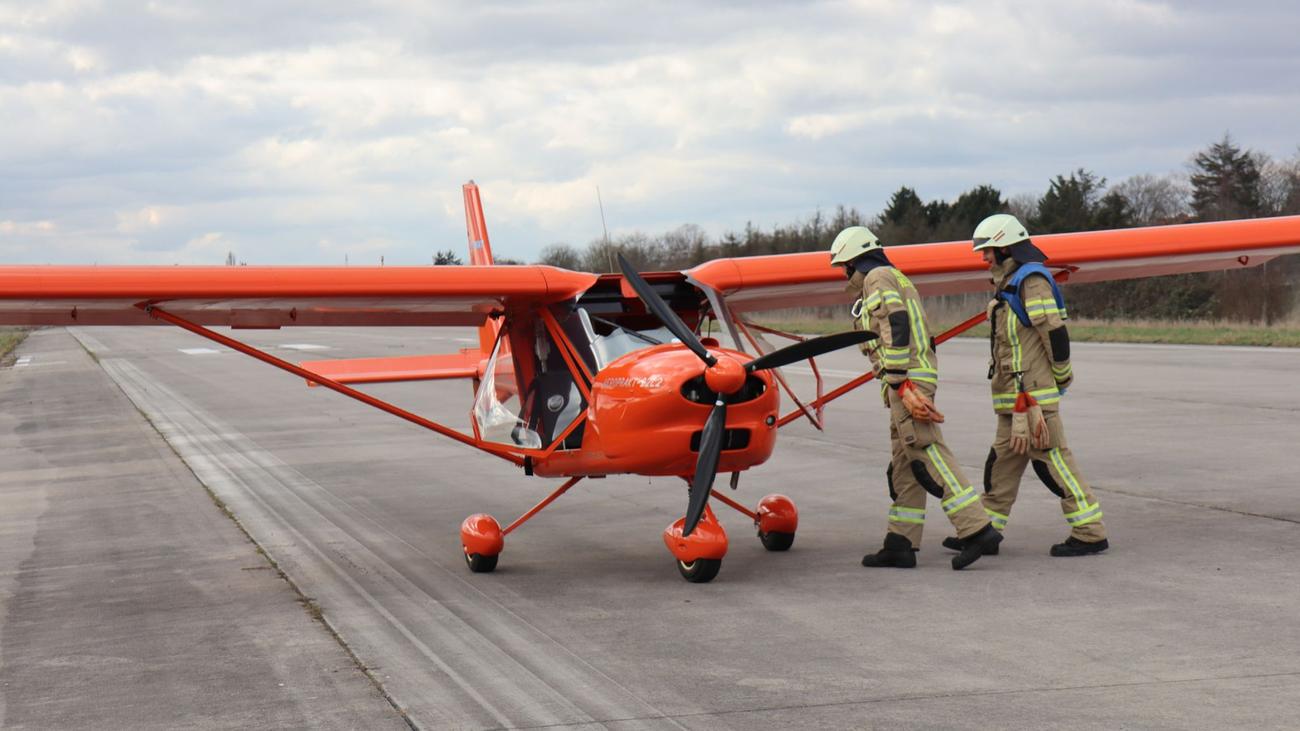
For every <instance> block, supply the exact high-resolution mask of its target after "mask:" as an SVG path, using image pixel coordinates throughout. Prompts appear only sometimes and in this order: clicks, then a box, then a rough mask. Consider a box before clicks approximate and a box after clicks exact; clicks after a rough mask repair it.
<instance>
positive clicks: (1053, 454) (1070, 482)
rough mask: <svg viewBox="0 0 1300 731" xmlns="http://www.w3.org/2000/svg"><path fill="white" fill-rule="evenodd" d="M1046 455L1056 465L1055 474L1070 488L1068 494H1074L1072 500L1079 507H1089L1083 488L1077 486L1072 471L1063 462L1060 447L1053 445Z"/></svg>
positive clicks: (1077, 483) (1063, 458) (1077, 482)
mask: <svg viewBox="0 0 1300 731" xmlns="http://www.w3.org/2000/svg"><path fill="white" fill-rule="evenodd" d="M1047 456H1048V458H1050V459H1051V460H1052V464H1053V465H1055V466H1056V472H1057V474H1059V475H1060V476H1061V479H1063V480H1064V481H1065V486H1066V487H1067V488H1068V489H1069V490H1070V494H1071V495H1073V496H1074V502H1075V504H1076V505H1078V506H1079V509H1080V510H1082V509H1084V508H1087V507H1090V506H1089V505H1088V498H1087V497H1086V496H1085V495H1084V494H1083V489H1082V488H1080V487H1079V481H1078V480H1076V479H1074V473H1073V472H1071V471H1070V468H1069V467H1068V466H1066V464H1065V456H1064V455H1062V454H1061V448H1060V447H1053V448H1052V450H1051V451H1050V452H1048V453H1047Z"/></svg>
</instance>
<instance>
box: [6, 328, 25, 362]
mask: <svg viewBox="0 0 1300 731" xmlns="http://www.w3.org/2000/svg"><path fill="white" fill-rule="evenodd" d="M26 337H27V330H26V329H25V328H11V327H0V360H4V359H5V357H7V356H8V355H9V353H10V352H11V351H12V350H13V349H14V348H16V347H18V344H19V343H21V342H22V341H23V338H26Z"/></svg>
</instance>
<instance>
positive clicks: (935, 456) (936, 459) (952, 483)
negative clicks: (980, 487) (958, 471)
mask: <svg viewBox="0 0 1300 731" xmlns="http://www.w3.org/2000/svg"><path fill="white" fill-rule="evenodd" d="M925 454H926V456H927V457H929V458H930V463H931V464H933V465H934V468H935V469H937V470H939V476H940V477H942V478H943V481H944V482H945V483H947V485H948V490H949V492H951V493H953V494H954V495H956V494H958V493H960V492H962V489H963V486H962V484H961V483H960V482H958V481H957V476H956V475H954V474H953V473H952V470H950V469H948V463H947V462H945V461H943V455H942V454H940V453H939V446H938V445H937V444H931V445H930V446H928V447H926V448H925ZM965 489H967V490H970V489H971V488H969V487H967V488H965Z"/></svg>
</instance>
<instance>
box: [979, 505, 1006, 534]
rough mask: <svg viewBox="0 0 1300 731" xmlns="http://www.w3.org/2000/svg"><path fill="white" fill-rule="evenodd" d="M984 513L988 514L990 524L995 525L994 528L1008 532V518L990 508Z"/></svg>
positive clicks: (985, 509)
mask: <svg viewBox="0 0 1300 731" xmlns="http://www.w3.org/2000/svg"><path fill="white" fill-rule="evenodd" d="M984 512H985V513H987V514H988V516H989V522H990V523H992V524H993V527H994V528H997V529H998V530H1006V528H1007V516H1005V515H1003V514H1002V513H999V512H997V511H996V510H989V509H988V508H984Z"/></svg>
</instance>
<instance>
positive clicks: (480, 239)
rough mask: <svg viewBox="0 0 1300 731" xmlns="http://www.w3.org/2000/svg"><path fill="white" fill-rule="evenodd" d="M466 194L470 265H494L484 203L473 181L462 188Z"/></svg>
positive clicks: (466, 230)
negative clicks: (484, 217) (484, 215)
mask: <svg viewBox="0 0 1300 731" xmlns="http://www.w3.org/2000/svg"><path fill="white" fill-rule="evenodd" d="M461 190H462V191H463V192H464V193H465V232H466V233H467V234H469V263H470V264H471V265H472V266H491V265H492V244H491V242H489V241H488V232H487V222H486V221H484V220H483V201H482V199H480V198H479V196H478V185H477V184H475V183H474V181H473V180H471V181H469V182H468V183H466V184H465V185H464V186H462V187H461Z"/></svg>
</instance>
